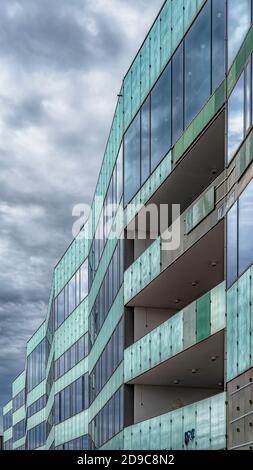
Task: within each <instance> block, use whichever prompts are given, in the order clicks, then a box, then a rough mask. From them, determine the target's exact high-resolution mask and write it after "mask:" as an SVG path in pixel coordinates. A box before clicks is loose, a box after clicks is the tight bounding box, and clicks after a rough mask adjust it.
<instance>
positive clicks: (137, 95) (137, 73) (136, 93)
mask: <svg viewBox="0 0 253 470" xmlns="http://www.w3.org/2000/svg"><path fill="white" fill-rule="evenodd" d="M140 104H141V59H140V55H139V54H138V56H137V57H136V59H135V61H134V63H133V66H132V117H133V115H135V113H136V112H137V110H138V108H139V107H140Z"/></svg>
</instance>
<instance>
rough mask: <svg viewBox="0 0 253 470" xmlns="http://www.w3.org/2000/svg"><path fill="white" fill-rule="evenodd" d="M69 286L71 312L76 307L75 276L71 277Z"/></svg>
mask: <svg viewBox="0 0 253 470" xmlns="http://www.w3.org/2000/svg"><path fill="white" fill-rule="evenodd" d="M68 287H69V313H71V312H72V311H73V310H74V309H75V307H76V280H75V276H73V277H72V279H70V281H69V283H68Z"/></svg>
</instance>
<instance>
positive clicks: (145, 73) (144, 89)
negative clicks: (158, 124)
mask: <svg viewBox="0 0 253 470" xmlns="http://www.w3.org/2000/svg"><path fill="white" fill-rule="evenodd" d="M140 58H141V101H144V99H145V98H146V96H147V94H148V92H149V88H150V73H149V64H150V60H149V39H146V41H145V42H144V44H143V46H142V48H141V51H140Z"/></svg>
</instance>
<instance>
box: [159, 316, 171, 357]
mask: <svg viewBox="0 0 253 470" xmlns="http://www.w3.org/2000/svg"><path fill="white" fill-rule="evenodd" d="M171 338H172V335H171V323H170V322H169V321H166V322H165V323H164V324H163V325H162V326H161V345H162V347H161V361H165V360H166V359H168V358H169V357H171V355H172V344H171Z"/></svg>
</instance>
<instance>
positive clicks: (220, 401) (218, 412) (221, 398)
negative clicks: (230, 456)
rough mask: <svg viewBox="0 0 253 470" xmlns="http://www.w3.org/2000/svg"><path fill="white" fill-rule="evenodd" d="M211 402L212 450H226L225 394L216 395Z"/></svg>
mask: <svg viewBox="0 0 253 470" xmlns="http://www.w3.org/2000/svg"><path fill="white" fill-rule="evenodd" d="M210 402H211V436H210V437H211V449H225V448H226V418H225V417H226V405H225V393H224V394H219V395H215V396H214V397H212V398H211V399H210Z"/></svg>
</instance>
